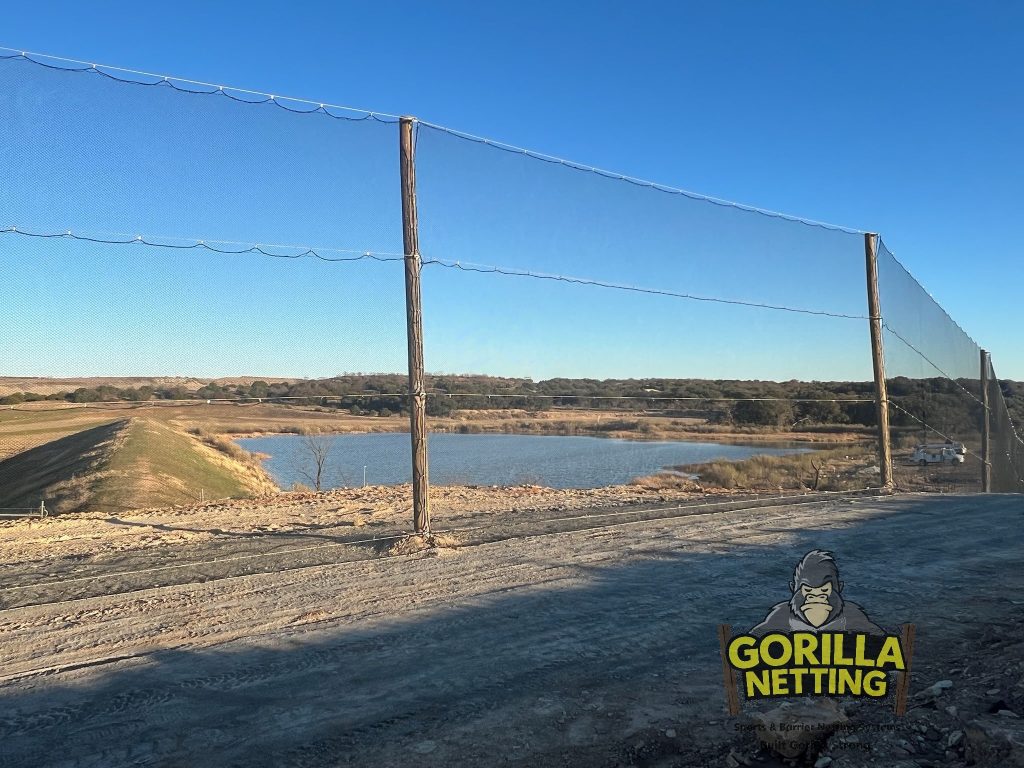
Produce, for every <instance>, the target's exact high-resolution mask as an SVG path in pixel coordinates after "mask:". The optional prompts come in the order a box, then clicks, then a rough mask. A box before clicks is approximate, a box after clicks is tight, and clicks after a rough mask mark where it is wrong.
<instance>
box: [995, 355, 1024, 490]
mask: <svg viewBox="0 0 1024 768" xmlns="http://www.w3.org/2000/svg"><path fill="white" fill-rule="evenodd" d="M1019 387H1020V385H1019V384H1013V383H1009V382H1003V383H1001V382H1000V381H999V379H998V377H997V376H996V372H995V369H994V368H993V367H992V363H991V361H989V363H988V392H989V395H988V402H989V408H990V414H991V415H990V427H989V428H990V430H991V438H990V440H991V442H990V448H989V462H990V465H991V469H990V473H991V488H992V491H994V492H996V493H1024V441H1022V440H1021V437H1020V436H1021V430H1020V419H1019V418H1018V419H1016V420H1015V419H1014V418H1013V417H1012V415H1011V414H1010V410H1009V407H1008V406H1007V396H1009V397H1010V398H1011V399H1012V400H1014V401H1015V402H1018V403H1019V402H1020V394H1021V393H1020V392H1019V391H1018V389H1019Z"/></svg>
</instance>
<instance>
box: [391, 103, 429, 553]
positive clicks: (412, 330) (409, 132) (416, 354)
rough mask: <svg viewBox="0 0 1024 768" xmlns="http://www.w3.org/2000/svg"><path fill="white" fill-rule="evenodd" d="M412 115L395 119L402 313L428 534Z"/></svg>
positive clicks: (415, 485) (415, 463) (421, 511)
mask: <svg viewBox="0 0 1024 768" xmlns="http://www.w3.org/2000/svg"><path fill="white" fill-rule="evenodd" d="M415 124H416V118H414V117H402V118H400V119H399V121H398V144H399V154H400V162H401V173H402V238H403V240H404V242H405V314H406V329H407V338H408V341H409V401H410V406H411V407H410V409H409V411H410V414H409V420H410V427H411V430H410V431H411V432H412V517H413V526H414V529H415V531H416V533H423V534H426V533H430V497H429V492H430V482H429V477H428V473H427V391H426V385H425V375H424V372H423V308H422V304H421V301H420V237H419V223H418V221H417V218H416V154H415V153H416V147H415V144H414V136H413V129H414V127H415Z"/></svg>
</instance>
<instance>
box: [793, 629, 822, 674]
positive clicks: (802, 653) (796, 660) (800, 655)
mask: <svg viewBox="0 0 1024 768" xmlns="http://www.w3.org/2000/svg"><path fill="white" fill-rule="evenodd" d="M817 650H818V638H817V636H816V635H813V634H811V633H810V632H797V633H796V634H794V635H793V664H795V665H796V666H798V667H810V666H814V667H816V666H818V659H817V657H816V656H815V653H816V651H817Z"/></svg>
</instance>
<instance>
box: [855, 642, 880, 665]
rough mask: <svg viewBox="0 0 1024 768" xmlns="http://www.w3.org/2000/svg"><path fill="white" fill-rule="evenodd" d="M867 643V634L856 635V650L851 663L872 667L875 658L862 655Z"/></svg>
mask: <svg viewBox="0 0 1024 768" xmlns="http://www.w3.org/2000/svg"><path fill="white" fill-rule="evenodd" d="M867 644H868V636H867V635H857V640H856V649H857V650H856V653H855V654H854V656H855V661H854V662H853V663H854V664H856V665H857V666H858V667H873V666H875V660H874V659H871V658H868V657H867V656H865V655H864V651H865V650H866V646H867Z"/></svg>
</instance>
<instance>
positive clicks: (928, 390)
mask: <svg viewBox="0 0 1024 768" xmlns="http://www.w3.org/2000/svg"><path fill="white" fill-rule="evenodd" d="M427 383H428V388H429V390H428V391H429V393H430V396H429V397H428V398H427V413H428V415H431V416H447V415H450V414H451V413H453V412H454V411H457V410H463V409H478V410H486V409H518V410H525V411H542V410H547V409H550V408H555V409H573V408H577V409H588V410H607V411H627V412H635V413H637V414H641V413H658V414H662V415H666V416H675V417H697V418H704V419H707V420H708V421H710V422H712V423H722V424H740V425H759V426H774V427H787V426H789V427H793V426H797V425H801V424H802V425H808V426H809V425H814V424H820V425H854V426H864V427H870V426H873V425H874V424H875V423H876V414H875V405H874V402H873V400H872V399H873V397H874V385H873V384H872V382H863V381H840V382H835V381H833V382H805V381H795V380H794V381H784V382H776V381H757V380H753V381H750V380H711V379H663V378H657V379H655V378H650V379H570V378H555V379H546V380H543V381H533V380H531V379H519V378H502V377H494V376H475V375H433V376H429V377H428V382H427ZM407 386H408V381H407V379H406V377H405V376H404V375H402V374H348V375H343V376H335V377H332V378H327V379H303V380H299V381H290V382H273V383H268V382H266V381H259V380H257V381H253V382H251V383H247V384H228V383H220V382H216V381H212V382H209V383H207V384H204V385H203V386H201V387H199V388H198V389H187V388H185V387H183V386H180V385H177V386H139V387H116V386H112V385H109V384H104V385H100V386H97V387H80V388H78V389H75V390H73V391H67V392H58V393H54V394H49V395H40V394H36V393H32V392H19V393H14V394H11V395H7V396H5V397H0V405H16V404H18V403H24V402H34V401H44V400H49V401H63V402H69V403H86V404H87V403H101V402H115V403H116V402H149V401H153V402H160V401H170V400H218V399H227V400H234V399H238V398H252V399H258V400H263V401H267V402H275V401H277V402H287V403H292V404H297V405H307V406H309V405H315V406H321V407H324V408H329V409H334V410H339V411H347V412H349V413H352V414H355V415H361V414H367V415H382V416H388V415H391V414H403V413H408V400H407V397H406V396H405V395H404V392H405V391H406V388H407ZM978 386H979V382H978V381H977V380H974V381H970V380H961V381H957V382H954V381H950V380H949V379H945V378H932V379H908V378H905V377H899V378H895V379H892V380H890V381H889V395H890V398H891V400H892V401H893V402H894V403H895V404H896V405H898V406H899V407H898V408H895V407H894V408H892V409H891V412H890V420H891V422H892V424H893V425H894V426H897V427H903V428H907V429H911V428H915V427H918V426H920V421H924V422H926V423H928V424H930V425H931V426H933V427H934V428H935V429H938V430H940V431H943V432H946V433H947V434H960V433H963V432H965V431H975V430H976V429H977V425H978V424H979V423H980V417H981V406H980V404H979V403H978V402H977V401H976V400H975V399H974V398H972V397H970V396H969V395H967V394H966V393H965V390H967V391H968V392H971V393H972V394H973V395H974V396H975V397H978V396H979V393H978ZM1000 386H1001V387H1002V391H1003V396H1004V398H1005V399H1006V402H1007V406H1008V408H1009V410H1010V416H1011V418H1012V419H1013V420H1014V422H1015V423H1016V424H1017V428H1018V430H1019V431H1020V430H1021V427H1022V425H1024V383H1021V382H1014V381H1003V382H1000ZM284 398H288V399H287V400H285V399H284Z"/></svg>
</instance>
